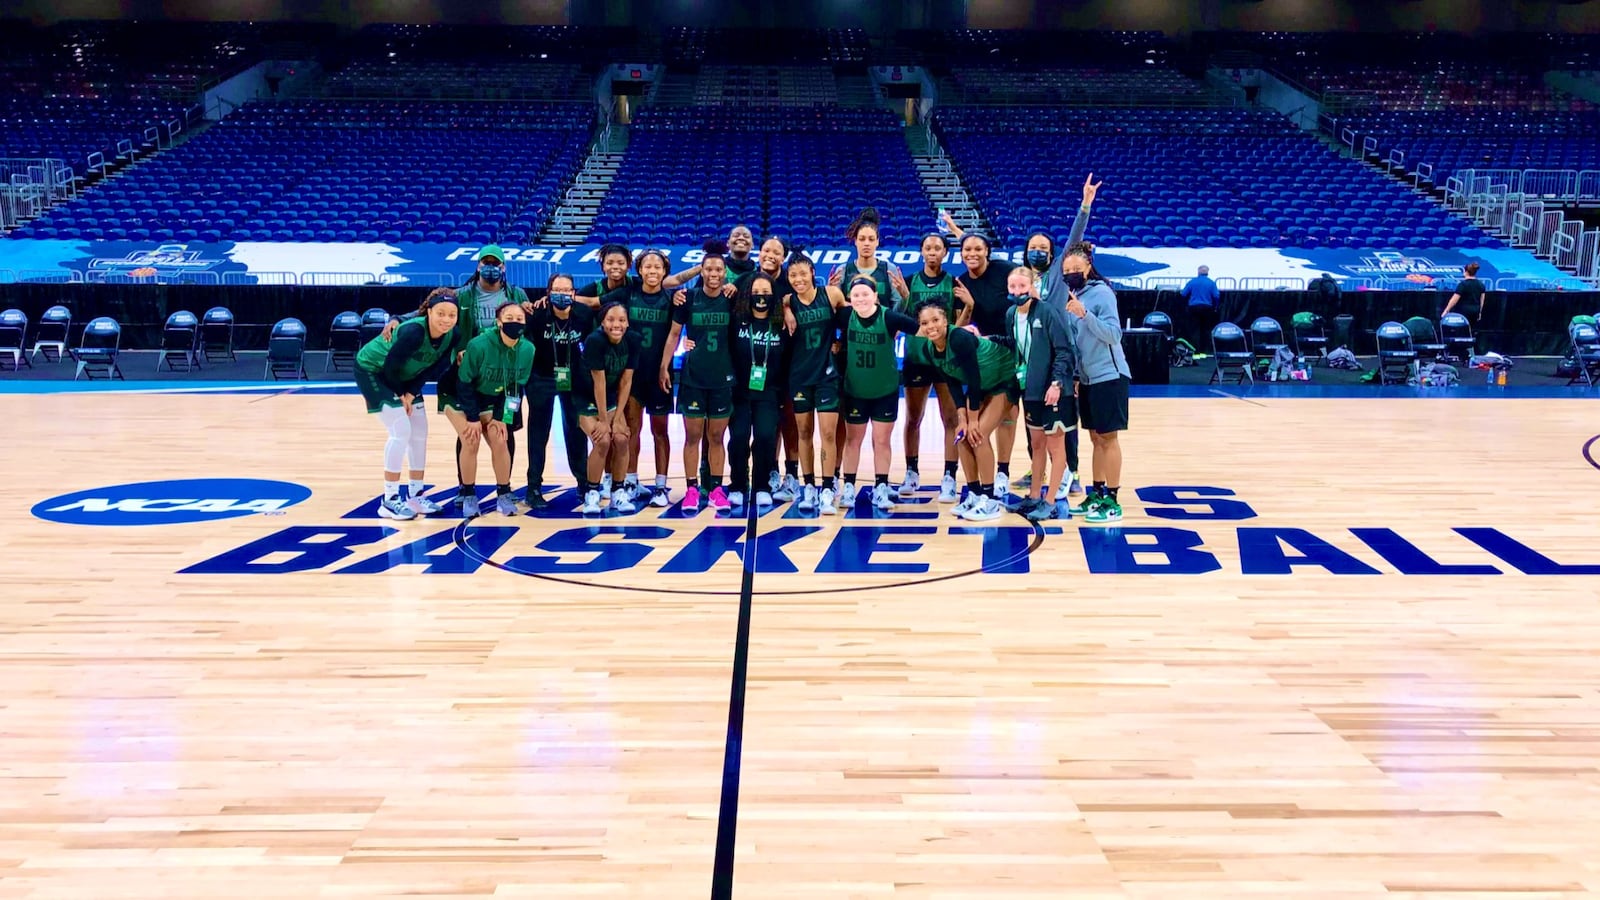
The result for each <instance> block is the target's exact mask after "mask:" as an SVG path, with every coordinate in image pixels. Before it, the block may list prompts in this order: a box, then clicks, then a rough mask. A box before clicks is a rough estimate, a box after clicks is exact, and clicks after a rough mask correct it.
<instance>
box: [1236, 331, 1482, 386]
mask: <svg viewBox="0 0 1600 900" xmlns="http://www.w3.org/2000/svg"><path fill="white" fill-rule="evenodd" d="M1474 341H1475V339H1474V337H1473V335H1472V324H1471V323H1470V322H1468V321H1467V317H1466V316H1463V315H1461V314H1460V313H1450V314H1449V315H1447V316H1445V317H1443V318H1442V319H1440V320H1439V326H1438V328H1437V330H1436V329H1435V327H1434V324H1433V322H1431V321H1429V320H1428V319H1425V318H1422V317H1421V316H1416V317H1413V318H1411V319H1408V320H1407V321H1406V322H1405V323H1404V324H1402V323H1400V322H1385V323H1384V324H1383V325H1382V326H1380V327H1379V328H1378V330H1377V344H1378V365H1379V378H1380V380H1382V382H1383V383H1384V384H1394V383H1400V384H1404V383H1405V382H1406V380H1407V379H1408V378H1409V377H1410V371H1411V367H1412V365H1414V364H1415V363H1417V362H1418V361H1420V360H1423V359H1429V360H1434V361H1455V362H1458V363H1460V362H1465V361H1466V360H1467V359H1468V358H1470V357H1471V356H1472V352H1473V346H1474ZM1285 347H1288V348H1289V349H1290V350H1292V351H1293V353H1294V354H1295V356H1297V357H1305V358H1307V359H1310V360H1313V361H1314V360H1316V359H1319V358H1321V357H1322V356H1323V354H1324V352H1325V351H1326V350H1327V347H1328V334H1327V324H1326V322H1324V321H1323V319H1322V317H1321V316H1316V315H1313V316H1311V317H1310V321H1309V322H1304V323H1303V322H1296V323H1294V324H1293V328H1292V330H1291V331H1290V332H1289V338H1288V339H1286V338H1285V335H1284V330H1283V325H1281V324H1280V323H1279V322H1278V320H1277V319H1274V318H1272V317H1271V316H1260V317H1258V318H1257V319H1256V320H1255V321H1253V322H1251V323H1250V328H1249V330H1248V331H1246V330H1245V329H1243V328H1240V327H1239V326H1238V325H1237V324H1235V323H1233V322H1219V323H1217V326H1216V327H1215V328H1213V329H1211V350H1212V355H1213V360H1214V362H1215V368H1214V369H1213V370H1212V372H1211V383H1213V384H1216V383H1220V382H1223V381H1225V380H1227V379H1229V378H1233V379H1234V380H1235V381H1236V382H1238V383H1243V382H1245V381H1254V380H1255V376H1256V374H1257V373H1258V372H1260V371H1262V370H1264V369H1266V368H1267V367H1269V366H1271V365H1272V360H1273V358H1274V357H1275V356H1276V355H1277V353H1278V351H1279V350H1281V349H1283V348H1285ZM1396 379H1397V380H1396Z"/></svg>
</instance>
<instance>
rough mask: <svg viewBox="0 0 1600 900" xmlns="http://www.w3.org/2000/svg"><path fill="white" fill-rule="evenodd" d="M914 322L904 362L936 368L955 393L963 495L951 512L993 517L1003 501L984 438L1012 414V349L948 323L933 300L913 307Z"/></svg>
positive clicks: (987, 440)
mask: <svg viewBox="0 0 1600 900" xmlns="http://www.w3.org/2000/svg"><path fill="white" fill-rule="evenodd" d="M917 323H918V330H917V336H916V337H914V338H911V339H908V340H907V341H906V362H908V363H910V362H913V361H914V362H916V363H917V364H919V365H927V366H931V367H933V368H936V369H938V370H939V372H940V374H941V375H942V376H943V377H944V379H945V383H946V384H948V385H950V390H951V393H952V394H953V395H955V396H956V397H957V398H958V403H957V406H956V411H957V412H956V414H957V419H958V422H959V424H960V431H959V432H958V433H959V434H960V435H961V438H962V441H961V447H960V452H961V467H962V469H963V470H964V471H965V472H966V475H967V496H966V498H965V499H964V500H963V501H962V502H961V503H959V504H957V505H956V508H955V510H954V512H955V514H956V515H957V516H958V517H960V518H964V519H973V520H979V521H982V520H988V519H995V518H999V516H1000V515H1001V514H1002V513H1004V512H1005V506H1004V505H1003V504H1002V503H1001V502H1000V499H999V498H998V497H997V496H996V490H995V484H994V478H995V457H994V446H993V444H992V443H991V440H990V439H991V437H992V435H993V434H994V432H995V430H996V429H997V428H999V427H1000V423H1001V422H1002V421H1004V420H1005V418H1006V417H1007V416H1009V415H1011V414H1012V405H1013V394H1014V393H1015V391H1014V390H1013V386H1014V385H1015V384H1016V371H1017V357H1016V354H1015V353H1013V352H1012V351H1011V350H1009V349H1007V348H1005V347H1003V346H1001V345H999V344H997V343H995V342H993V341H989V340H985V339H983V338H980V337H978V336H977V335H975V334H973V333H972V332H970V331H968V330H966V329H964V328H951V327H950V316H949V313H947V312H946V311H945V309H944V307H943V306H941V305H939V304H938V303H927V304H924V305H923V307H922V308H921V309H919V310H917Z"/></svg>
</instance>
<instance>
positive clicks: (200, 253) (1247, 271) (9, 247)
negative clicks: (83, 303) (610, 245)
mask: <svg viewBox="0 0 1600 900" xmlns="http://www.w3.org/2000/svg"><path fill="white" fill-rule="evenodd" d="M478 249H479V248H478V247H477V246H476V245H460V244H381V243H379V244H283V243H245V242H239V243H214V244H208V243H187V244H184V243H168V244H155V243H145V242H140V243H136V242H126V241H124V242H102V243H91V242H84V241H63V240H7V241H0V282H7V281H73V282H76V281H117V282H124V283H137V282H140V281H150V282H152V283H156V282H159V283H195V284H304V285H347V286H358V285H364V284H395V285H415V286H419V287H438V286H441V285H449V284H458V283H460V282H461V281H463V280H464V279H465V278H466V276H467V274H468V273H470V272H471V271H472V269H473V266H474V259H475V257H476V255H477V252H478ZM504 249H505V252H506V256H507V259H506V263H507V266H508V268H509V270H510V274H511V277H512V280H513V282H514V283H520V284H522V285H524V286H542V285H543V283H544V281H545V280H546V279H547V278H548V277H549V276H550V275H551V274H553V273H555V272H566V273H568V274H571V275H573V276H574V277H576V278H578V279H579V280H580V281H584V280H589V279H593V278H596V277H598V276H599V274H600V261H599V249H600V246H599V245H598V244H583V245H579V246H570V247H558V246H547V245H540V246H526V247H519V246H513V245H507V246H505V248H504ZM632 249H633V250H634V252H635V253H637V252H639V251H640V250H641V249H643V247H642V246H635V247H633V248H632ZM657 249H661V250H663V251H665V252H666V253H667V255H668V257H669V258H670V259H671V260H672V264H673V268H675V269H677V268H682V267H686V266H691V265H695V264H697V263H698V262H699V261H700V258H701V256H702V252H701V250H700V248H699V247H687V246H669V247H661V248H657ZM807 253H808V255H810V256H812V258H813V259H815V260H816V261H817V264H818V266H819V268H820V271H819V273H818V274H819V275H821V276H823V277H826V275H827V274H828V272H830V271H831V268H832V267H833V266H837V265H841V264H843V263H844V262H845V261H847V260H849V259H851V258H852V257H853V256H854V254H855V251H854V250H853V249H852V248H850V247H847V246H842V245H841V246H836V247H826V248H811V249H808V250H807ZM993 255H994V257H995V258H997V259H1008V260H1009V259H1012V258H1013V257H1016V256H1020V252H1017V251H1005V250H995V251H994V254H993ZM878 256H879V257H880V258H882V259H887V260H889V261H890V262H893V263H894V264H896V265H898V266H900V267H901V268H902V269H904V270H906V271H907V272H910V271H913V270H915V269H916V268H918V267H920V266H921V265H922V254H921V251H919V250H918V249H917V248H915V247H895V248H886V249H883V250H880V251H879V252H878ZM1474 261H1475V262H1478V263H1479V264H1480V266H1481V267H1482V271H1481V273H1480V276H1479V277H1480V278H1484V279H1485V280H1488V281H1490V282H1491V285H1492V283H1493V282H1494V281H1497V280H1501V279H1515V280H1519V281H1520V280H1525V281H1528V282H1530V284H1529V285H1528V287H1530V288H1534V287H1537V288H1547V287H1562V288H1572V289H1582V288H1583V287H1584V286H1583V285H1582V283H1581V282H1578V281H1577V280H1576V279H1574V278H1573V277H1572V276H1570V275H1568V274H1567V273H1564V272H1562V271H1561V270H1559V269H1557V268H1556V267H1555V266H1553V265H1551V264H1550V263H1548V262H1545V261H1543V260H1540V259H1538V258H1536V257H1534V256H1533V255H1532V254H1530V253H1527V252H1524V251H1520V250H1489V249H1483V250H1456V249H1450V248H1435V249H1429V250H1407V251H1401V250H1395V249H1385V248H1374V249H1370V250H1352V249H1339V250H1330V249H1297V248H1292V247H1290V248H1267V249H1234V248H1221V247H1219V248H1201V249H1193V248H1184V247H1173V248H1159V249H1147V248H1118V247H1101V248H1100V249H1099V252H1098V255H1097V256H1096V260H1095V262H1096V266H1097V267H1098V268H1099V269H1100V271H1102V272H1104V273H1105V274H1106V276H1107V277H1108V278H1111V279H1113V280H1114V281H1117V282H1118V283H1119V284H1121V285H1123V286H1124V287H1127V288H1134V289H1160V288H1170V287H1177V286H1181V284H1182V283H1183V282H1184V281H1186V280H1187V279H1189V278H1190V277H1192V276H1193V275H1194V274H1195V270H1196V269H1197V268H1198V267H1199V266H1202V265H1204V266H1209V267H1210V268H1211V275H1212V277H1213V278H1215V279H1217V281H1218V283H1219V285H1220V286H1221V287H1222V288H1223V289H1225V290H1227V289H1242V290H1278V289H1283V290H1292V289H1298V288H1299V287H1301V286H1303V283H1304V282H1305V281H1307V280H1309V279H1313V278H1316V277H1318V276H1320V275H1321V274H1323V273H1324V272H1326V273H1329V274H1331V275H1333V276H1334V277H1335V278H1338V279H1341V280H1346V281H1347V282H1348V283H1349V284H1350V285H1351V286H1353V287H1372V288H1384V289H1402V288H1403V289H1409V290H1416V289H1419V288H1424V289H1425V288H1427V287H1429V286H1436V287H1441V288H1451V287H1454V286H1455V282H1456V281H1457V279H1459V278H1460V276H1461V270H1462V267H1464V266H1465V265H1466V264H1467V263H1469V262H1474ZM945 265H946V267H947V268H949V269H950V271H952V272H954V273H957V274H959V273H960V272H961V271H962V270H963V268H964V267H963V266H962V264H961V257H960V254H959V253H958V252H956V251H955V250H952V251H951V252H950V254H949V256H948V257H946V261H945ZM1501 289H1504V288H1503V287H1502V288H1501Z"/></svg>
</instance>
